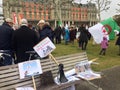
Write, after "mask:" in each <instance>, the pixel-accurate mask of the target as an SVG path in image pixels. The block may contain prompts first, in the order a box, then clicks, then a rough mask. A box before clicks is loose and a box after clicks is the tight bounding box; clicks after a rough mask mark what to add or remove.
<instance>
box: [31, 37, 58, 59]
mask: <svg viewBox="0 0 120 90" xmlns="http://www.w3.org/2000/svg"><path fill="white" fill-rule="evenodd" d="M33 48H34V50H35V51H36V52H37V54H38V55H39V56H40V57H41V58H44V57H46V56H47V55H49V54H50V53H51V52H52V51H53V50H54V49H55V48H56V47H55V45H54V44H53V43H52V41H51V40H50V39H49V38H48V37H47V38H45V39H43V40H42V41H41V42H40V43H38V44H37V45H35V46H34V47H33Z"/></svg>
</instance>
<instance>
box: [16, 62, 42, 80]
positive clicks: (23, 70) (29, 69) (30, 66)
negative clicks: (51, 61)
mask: <svg viewBox="0 0 120 90" xmlns="http://www.w3.org/2000/svg"><path fill="white" fill-rule="evenodd" d="M18 67H19V73H20V79H24V78H26V77H31V76H35V75H39V74H41V73H42V68H41V64H40V60H32V61H26V62H22V63H19V64H18Z"/></svg>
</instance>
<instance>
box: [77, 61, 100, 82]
mask: <svg viewBox="0 0 120 90" xmlns="http://www.w3.org/2000/svg"><path fill="white" fill-rule="evenodd" d="M75 71H76V73H77V76H78V77H80V78H83V79H86V80H92V79H97V78H101V75H100V74H97V73H94V72H93V71H92V69H91V67H90V63H89V61H88V60H84V61H81V62H79V63H77V64H76V65H75Z"/></svg>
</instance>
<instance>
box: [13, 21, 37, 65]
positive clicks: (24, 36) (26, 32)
mask: <svg viewBox="0 0 120 90" xmlns="http://www.w3.org/2000/svg"><path fill="white" fill-rule="evenodd" d="M20 25H21V26H20V28H19V29H18V30H15V31H14V33H13V38H12V45H13V49H14V51H15V54H16V60H15V63H20V62H24V61H27V60H29V54H28V53H26V52H27V51H33V46H34V45H36V44H37V43H38V37H37V34H36V32H35V31H34V30H32V29H30V28H29V27H28V21H27V20H26V19H22V20H21V24H20Z"/></svg>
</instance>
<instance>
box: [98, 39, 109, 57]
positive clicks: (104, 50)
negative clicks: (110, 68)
mask: <svg viewBox="0 0 120 90" xmlns="http://www.w3.org/2000/svg"><path fill="white" fill-rule="evenodd" d="M107 47H108V40H107V38H106V37H103V41H102V42H101V51H100V53H99V54H100V55H105V54H106V49H107Z"/></svg>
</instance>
